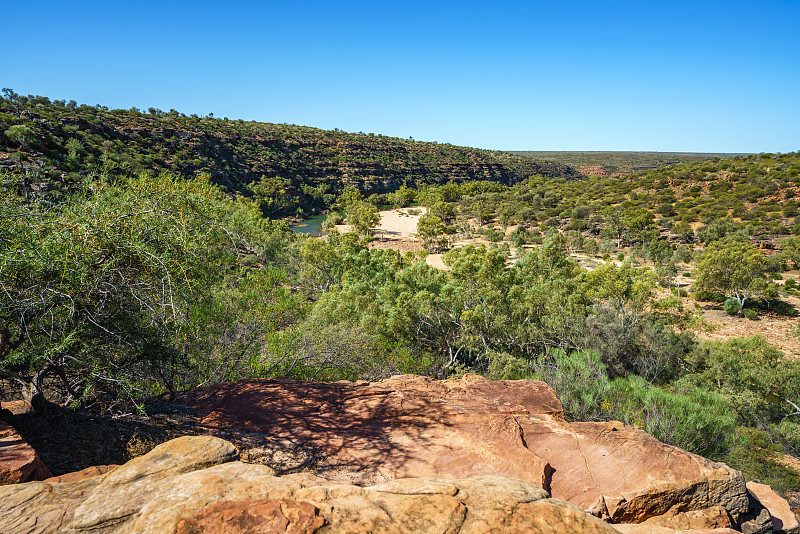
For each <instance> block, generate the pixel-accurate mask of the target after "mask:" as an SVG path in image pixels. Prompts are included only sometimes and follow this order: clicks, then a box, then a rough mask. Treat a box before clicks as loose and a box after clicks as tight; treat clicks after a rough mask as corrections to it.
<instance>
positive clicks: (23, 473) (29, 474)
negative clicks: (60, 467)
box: [0, 421, 53, 486]
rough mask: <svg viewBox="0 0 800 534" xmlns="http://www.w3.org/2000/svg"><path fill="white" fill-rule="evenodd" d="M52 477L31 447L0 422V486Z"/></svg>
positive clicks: (10, 427)
mask: <svg viewBox="0 0 800 534" xmlns="http://www.w3.org/2000/svg"><path fill="white" fill-rule="evenodd" d="M51 476H53V475H52V473H50V470H49V469H47V466H46V465H44V463H43V462H42V461H41V460H40V459H39V456H38V455H37V454H36V451H35V450H33V447H31V446H30V445H28V443H27V442H26V441H25V440H24V439H22V436H20V435H19V433H18V432H17V431H16V430H15V429H14V427H12V426H11V425H9V424H7V423H4V422H2V421H0V486H2V485H5V484H16V483H18V482H27V481H29V480H43V479H45V478H48V477H51Z"/></svg>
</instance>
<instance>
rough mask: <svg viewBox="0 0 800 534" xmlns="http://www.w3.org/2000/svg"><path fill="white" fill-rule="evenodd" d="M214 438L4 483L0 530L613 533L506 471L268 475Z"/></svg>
mask: <svg viewBox="0 0 800 534" xmlns="http://www.w3.org/2000/svg"><path fill="white" fill-rule="evenodd" d="M236 458H237V451H236V449H235V448H234V447H233V446H232V445H231V444H229V443H227V442H225V441H223V440H221V439H218V438H213V437H208V436H203V437H183V438H177V439H175V440H172V441H170V442H167V443H165V444H162V445H160V446H158V447H156V448H155V449H154V450H153V451H151V452H150V453H148V454H147V455H145V456H141V457H139V458H136V459H134V460H132V461H130V462H128V463H127V464H125V465H123V466H120V467H118V468H116V469H114V470H112V471H110V472H108V473H105V474H102V475H98V476H95V477H92V478H88V479H84V480H81V481H77V482H61V483H58V482H30V483H27V484H18V485H13V486H6V487H3V488H0V532H9V533H17V532H20V533H21V532H26V533H45V532H76V533H81V532H91V533H132V532H136V533H140V534H156V533H159V534H161V533H168V532H169V533H174V532H180V533H183V534H190V533H191V534H194V533H199V532H205V533H212V532H219V533H223V532H227V533H234V532H235V533H237V534H238V533H256V532H257V533H271V532H276V533H277V532H292V533H313V532H321V533H322V532H324V533H354V534H355V533H364V532H382V533H397V534H400V533H434V532H453V533H455V532H459V533H462V534H469V533H487V532H493V531H494V532H498V531H500V532H511V533H513V532H520V533H522V532H531V533H553V534H555V533H557V532H558V533H566V534H569V533H589V534H592V533H596V534H601V533H602V534H613V533H615V532H617V531H616V530H615V529H614V528H613V527H611V526H610V525H608V524H606V523H604V522H603V521H601V520H599V519H597V518H595V517H593V516H591V515H589V514H586V513H585V512H583V511H582V510H580V509H579V508H578V507H576V506H574V505H571V504H569V503H567V502H566V501H563V500H560V499H552V498H550V496H549V495H548V494H547V492H545V491H544V490H542V489H541V488H539V487H537V486H535V485H533V484H529V483H526V482H523V481H520V480H513V479H505V478H502V477H492V476H484V477H470V478H462V479H437V478H410V479H402V480H393V481H390V482H387V483H385V484H380V485H374V486H368V487H360V486H355V485H351V484H341V483H337V482H334V481H330V480H326V479H322V478H318V477H315V476H313V475H310V474H295V475H287V476H282V477H276V476H274V474H273V471H272V469H270V468H269V467H266V466H262V465H252V464H245V463H242V462H239V461H236Z"/></svg>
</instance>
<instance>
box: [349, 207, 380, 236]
mask: <svg viewBox="0 0 800 534" xmlns="http://www.w3.org/2000/svg"><path fill="white" fill-rule="evenodd" d="M380 221H381V216H380V214H379V213H378V210H377V209H375V206H373V205H372V204H370V203H369V202H364V201H361V202H356V203H353V204H350V205H348V207H347V224H349V225H350V226H351V227H352V228H353V230H355V232H356V233H358V234H359V235H363V236H371V235H372V233H373V231H374V229H375V227H376V226H377V225H378V223H379V222H380Z"/></svg>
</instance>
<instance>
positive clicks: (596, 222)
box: [459, 153, 800, 247]
mask: <svg viewBox="0 0 800 534" xmlns="http://www.w3.org/2000/svg"><path fill="white" fill-rule="evenodd" d="M799 191H800V154H798V153H790V154H759V155H751V156H745V157H741V156H736V157H734V158H732V159H720V158H714V159H712V160H707V161H702V162H695V163H681V164H676V165H668V166H665V167H661V168H659V169H655V170H651V171H648V172H642V173H637V174H634V175H630V176H627V177H622V178H620V177H598V176H593V177H589V178H587V179H585V180H583V181H580V182H569V181H565V180H558V179H554V180H544V179H539V178H533V179H530V180H527V181H525V182H524V183H520V184H516V185H514V186H512V187H508V188H499V189H498V191H497V192H495V193H492V194H491V195H489V196H484V197H472V198H466V199H463V200H462V201H461V204H460V207H459V210H460V211H461V212H465V213H478V212H479V211H481V209H482V210H483V211H482V212H481V213H482V215H481V216H482V218H483V219H484V220H486V221H489V220H496V221H498V222H499V223H501V224H502V225H506V226H507V225H510V224H519V225H521V226H520V228H519V229H518V230H517V232H518V233H519V234H521V236H522V237H523V238H527V239H532V238H536V236H540V235H542V234H543V233H545V232H546V231H547V230H548V229H550V228H553V229H558V230H561V231H564V232H569V231H578V232H582V233H584V234H585V236H586V237H599V238H601V239H606V240H612V241H615V242H617V243H616V245H617V247H618V246H619V245H620V243H619V242H623V243H624V242H626V241H628V242H639V243H642V242H650V241H652V240H653V239H656V240H658V239H659V238H664V239H667V240H669V241H670V242H672V243H673V244H679V243H692V242H695V241H696V240H697V241H700V242H703V243H707V242H708V241H709V240H711V239H712V238H714V237H720V235H721V236H724V235H726V234H730V233H735V232H739V233H743V234H746V235H748V236H749V237H750V238H751V239H754V240H758V241H760V242H761V245H762V246H766V247H771V246H773V245H774V243H772V242H773V241H775V240H776V239H777V238H780V237H782V236H787V235H790V234H800V218H798V214H800V198H798V192H799ZM709 228H710V230H709ZM618 241H619V242H618Z"/></svg>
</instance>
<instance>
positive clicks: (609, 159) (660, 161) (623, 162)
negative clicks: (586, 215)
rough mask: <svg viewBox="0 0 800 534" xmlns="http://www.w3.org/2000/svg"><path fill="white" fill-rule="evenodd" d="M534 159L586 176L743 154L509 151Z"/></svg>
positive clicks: (625, 173) (655, 167)
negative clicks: (574, 170) (570, 168)
mask: <svg viewBox="0 0 800 534" xmlns="http://www.w3.org/2000/svg"><path fill="white" fill-rule="evenodd" d="M511 153H512V154H518V155H521V156H530V157H532V158H533V159H536V160H545V161H555V162H557V163H562V164H564V165H570V166H572V167H575V168H577V169H578V170H579V171H580V172H581V173H582V174H585V175H587V176H589V175H591V176H626V175H628V174H633V173H636V172H639V171H646V170H650V169H657V168H659V167H663V166H664V165H671V164H675V163H694V162H696V161H705V160H710V159H712V158H715V157H719V158H732V157H734V156H744V155H746V154H738V153H721V152H720V153H708V152H705V153H704V152H629V151H593V150H588V151H587V150H580V151H546V150H528V151H512V152H511Z"/></svg>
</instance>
